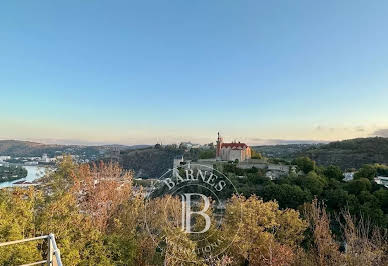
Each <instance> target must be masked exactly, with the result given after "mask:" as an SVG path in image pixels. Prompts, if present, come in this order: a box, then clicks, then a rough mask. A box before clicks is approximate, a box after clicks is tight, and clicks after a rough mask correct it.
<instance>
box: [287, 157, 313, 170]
mask: <svg viewBox="0 0 388 266" xmlns="http://www.w3.org/2000/svg"><path fill="white" fill-rule="evenodd" d="M292 164H294V165H297V166H298V168H299V169H300V170H302V171H303V172H304V173H305V174H307V173H308V172H310V171H312V170H314V169H315V162H314V161H313V160H311V159H310V158H308V157H299V158H296V159H294V160H293V161H292Z"/></svg>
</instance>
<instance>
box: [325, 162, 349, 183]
mask: <svg viewBox="0 0 388 266" xmlns="http://www.w3.org/2000/svg"><path fill="white" fill-rule="evenodd" d="M323 174H324V175H325V176H326V177H327V178H333V179H336V180H338V181H342V180H343V179H344V176H343V173H342V171H341V168H339V167H338V166H335V165H329V166H328V167H326V168H325V169H324V170H323Z"/></svg>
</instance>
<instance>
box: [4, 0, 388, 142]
mask: <svg viewBox="0 0 388 266" xmlns="http://www.w3.org/2000/svg"><path fill="white" fill-rule="evenodd" d="M387 13H388V2H387V1H382V0H381V1H375V2H374V4H370V3H368V2H365V1H350V0H346V1H334V0H331V1H320V2H316V1H315V2H312V1H307V0H303V1H291V0H289V1H281V2H276V1H243V2H242V1H224V0H222V1H204V0H199V1H173V2H171V1H133V2H132V1H124V0H119V1H114V2H112V1H107V0H103V1H77V0H69V1H61V2H59V1H49V0H36V1H27V0H25V1H6V2H4V3H2V6H1V8H0V33H1V35H0V36H1V41H0V58H1V60H0V99H1V103H2V105H1V116H0V139H20V140H33V141H40V142H45V143H67V144H109V143H117V144H127V145H131V144H154V143H156V142H163V143H175V142H177V141H189V140H190V141H193V142H196V143H208V142H212V141H214V140H215V138H216V134H217V132H218V131H221V133H222V134H223V135H224V137H225V139H226V140H233V139H238V140H240V141H245V142H247V143H249V144H251V145H254V144H268V143H270V144H271V143H287V141H284V140H288V141H296V142H298V141H332V140H340V139H348V138H355V137H369V136H385V137H388V119H387V117H388V116H387V115H388V108H387V99H388V64H387V62H388V48H387V47H388V46H387V43H388V16H387V15H386V14H387Z"/></svg>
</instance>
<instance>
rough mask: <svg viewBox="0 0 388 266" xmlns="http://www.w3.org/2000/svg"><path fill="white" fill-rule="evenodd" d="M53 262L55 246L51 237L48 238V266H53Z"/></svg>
mask: <svg viewBox="0 0 388 266" xmlns="http://www.w3.org/2000/svg"><path fill="white" fill-rule="evenodd" d="M52 261H53V244H52V242H51V236H50V235H48V236H47V266H52Z"/></svg>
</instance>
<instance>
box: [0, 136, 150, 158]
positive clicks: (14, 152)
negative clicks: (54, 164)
mask: <svg viewBox="0 0 388 266" xmlns="http://www.w3.org/2000/svg"><path fill="white" fill-rule="evenodd" d="M145 147H149V145H134V146H125V145H116V144H114V145H101V146H86V145H58V144H43V143H37V142H31V141H20V140H0V155H9V156H12V157H30V156H32V157H34V156H42V154H44V153H47V154H48V156H50V157H52V156H55V155H61V154H63V153H69V154H84V155H87V156H93V155H94V156H97V155H99V154H102V153H104V152H105V151H109V150H112V149H119V150H131V149H139V148H145Z"/></svg>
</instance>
